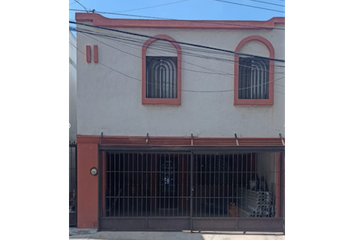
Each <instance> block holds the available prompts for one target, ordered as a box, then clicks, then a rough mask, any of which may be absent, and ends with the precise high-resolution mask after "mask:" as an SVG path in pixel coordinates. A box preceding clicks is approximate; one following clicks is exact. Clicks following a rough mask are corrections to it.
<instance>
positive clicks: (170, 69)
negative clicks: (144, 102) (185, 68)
mask: <svg viewBox="0 0 354 240" xmlns="http://www.w3.org/2000/svg"><path fill="white" fill-rule="evenodd" d="M146 97H147V98H177V57H155V56H154V57H149V56H147V57H146Z"/></svg>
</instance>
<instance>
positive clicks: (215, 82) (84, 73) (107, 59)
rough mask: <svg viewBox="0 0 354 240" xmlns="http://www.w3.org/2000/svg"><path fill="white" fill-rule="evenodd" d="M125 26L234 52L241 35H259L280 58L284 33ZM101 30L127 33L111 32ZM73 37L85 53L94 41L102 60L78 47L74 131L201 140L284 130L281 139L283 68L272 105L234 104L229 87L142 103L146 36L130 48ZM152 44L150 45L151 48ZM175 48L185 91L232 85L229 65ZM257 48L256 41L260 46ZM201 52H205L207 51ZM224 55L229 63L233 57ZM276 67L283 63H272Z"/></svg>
mask: <svg viewBox="0 0 354 240" xmlns="http://www.w3.org/2000/svg"><path fill="white" fill-rule="evenodd" d="M276 27H284V26H283V25H277V26H276ZM90 30H92V29H90ZM124 31H129V32H136V33H141V34H146V35H150V36H155V35H158V34H165V35H168V36H170V37H172V38H174V39H175V40H176V41H183V42H189V43H195V44H200V45H206V46H211V47H216V48H222V49H227V50H231V51H234V50H235V49H236V46H237V45H238V44H239V43H240V41H241V40H242V39H244V38H246V37H248V36H251V35H259V36H262V37H264V38H266V39H267V40H268V41H270V42H271V43H272V45H273V47H274V49H275V58H278V59H284V58H285V53H284V52H285V46H284V41H285V40H284V31H281V30H182V29H124ZM102 32H104V33H108V34H110V35H112V34H113V35H115V36H118V35H120V36H121V37H122V36H123V37H132V36H128V35H122V34H119V33H115V32H109V31H102ZM77 36H78V46H79V50H80V51H82V52H85V46H86V45H87V44H88V45H91V47H92V46H93V45H98V53H99V54H98V55H99V63H93V62H91V63H86V60H85V56H84V55H83V54H82V53H80V52H78V77H79V78H78V92H77V93H78V115H77V117H78V134H83V135H99V134H100V133H101V132H103V133H104V135H127V136H144V135H146V133H149V134H150V136H190V134H191V133H193V134H194V136H199V137H233V136H234V133H237V135H238V137H279V133H282V135H283V136H285V129H284V124H285V113H284V112H285V111H284V108H285V96H284V94H283V93H284V92H285V88H284V86H285V79H284V78H281V77H284V74H283V73H279V72H284V71H285V70H284V69H285V68H277V67H276V68H275V72H276V74H275V77H274V79H275V88H274V90H275V92H274V105H273V106H234V105H233V103H234V100H233V97H234V93H233V91H229V92H218V93H201V92H197V93H196V92H188V91H182V103H181V105H180V106H163V105H142V103H141V95H142V93H141V88H142V83H141V79H142V60H141V54H142V45H143V43H144V42H145V41H146V40H147V39H143V38H138V39H140V40H141V44H139V46H134V45H130V44H127V43H122V42H119V41H113V40H107V39H104V38H99V37H97V36H92V37H88V36H85V35H83V34H81V33H78V34H77ZM92 38H96V39H98V40H99V41H96V40H94V39H92ZM134 38H135V37H134ZM100 41H101V42H104V43H106V44H109V45H112V46H114V47H115V48H117V49H119V50H117V49H113V48H111V47H109V46H107V45H105V44H102V43H101V42H100ZM155 43H157V42H155ZM155 43H154V44H153V45H151V46H154V45H156V44H155ZM180 46H181V48H182V90H196V91H215V90H220V91H223V90H233V89H234V64H233V62H227V61H217V60H212V59H203V58H195V57H192V56H189V55H188V54H186V53H187V52H190V50H189V49H188V48H189V47H186V46H184V45H180ZM262 47H263V46H259V49H262ZM246 48H247V45H245V49H246ZM123 51H124V52H123ZM125 52H127V53H128V54H127V53H125ZM148 53H149V54H154V55H155V54H156V55H159V54H163V53H164V51H159V50H154V49H152V48H149V50H148ZM200 54H203V55H207V56H210V54H207V53H200ZM262 54H263V53H260V54H259V55H262ZM212 56H214V57H220V55H212ZM229 59H230V60H231V61H233V60H234V58H233V57H229ZM102 64H104V65H106V66H108V67H109V68H112V69H115V70H117V71H119V72H121V73H123V74H125V75H128V76H130V77H131V78H128V77H126V76H124V75H123V74H120V73H117V72H115V71H112V70H111V69H109V68H107V67H106V66H104V65H102ZM194 64H197V65H200V66H201V67H198V66H195V65H194ZM276 65H282V64H280V63H278V62H277V63H276ZM200 71H201V72H211V73H212V74H206V73H200Z"/></svg>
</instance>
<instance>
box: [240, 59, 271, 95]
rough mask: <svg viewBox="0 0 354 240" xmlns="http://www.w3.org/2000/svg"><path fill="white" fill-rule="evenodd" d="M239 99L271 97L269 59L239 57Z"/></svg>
mask: <svg viewBox="0 0 354 240" xmlns="http://www.w3.org/2000/svg"><path fill="white" fill-rule="evenodd" d="M238 79H239V81H238V96H239V99H269V61H267V60H262V59H254V58H241V57H240V58H239V78H238Z"/></svg>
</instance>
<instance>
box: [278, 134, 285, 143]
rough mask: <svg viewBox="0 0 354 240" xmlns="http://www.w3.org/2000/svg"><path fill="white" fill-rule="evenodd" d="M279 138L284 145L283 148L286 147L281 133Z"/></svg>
mask: <svg viewBox="0 0 354 240" xmlns="http://www.w3.org/2000/svg"><path fill="white" fill-rule="evenodd" d="M279 137H280V140H281V143H282V144H283V146H285V142H284V138H283V137H282V136H281V133H279Z"/></svg>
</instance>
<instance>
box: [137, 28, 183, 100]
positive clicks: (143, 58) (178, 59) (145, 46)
mask: <svg viewBox="0 0 354 240" xmlns="http://www.w3.org/2000/svg"><path fill="white" fill-rule="evenodd" d="M156 38H158V39H156ZM159 39H166V40H169V41H171V42H170V43H171V44H172V45H173V46H174V48H175V49H176V50H177V98H147V97H146V51H147V49H148V48H149V46H150V44H152V43H153V42H155V41H158V40H159ZM181 57H182V50H181V47H180V46H179V44H178V43H176V40H175V39H173V38H171V37H169V36H167V35H157V36H154V38H150V39H148V40H147V41H146V42H145V43H144V45H143V49H142V66H143V68H142V104H163V105H181V87H182V86H181V85H182V84H181Z"/></svg>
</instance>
